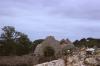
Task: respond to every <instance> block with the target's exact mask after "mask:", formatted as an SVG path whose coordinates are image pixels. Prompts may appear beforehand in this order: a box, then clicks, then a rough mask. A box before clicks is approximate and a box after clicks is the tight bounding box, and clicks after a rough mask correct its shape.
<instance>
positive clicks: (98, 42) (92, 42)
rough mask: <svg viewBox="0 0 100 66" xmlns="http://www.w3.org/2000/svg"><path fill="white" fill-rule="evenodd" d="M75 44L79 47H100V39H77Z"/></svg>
mask: <svg viewBox="0 0 100 66" xmlns="http://www.w3.org/2000/svg"><path fill="white" fill-rule="evenodd" d="M73 43H74V45H75V46H77V47H83V46H85V47H94V46H96V47H100V39H94V38H87V39H85V38H83V39H81V40H76V41H74V42H73Z"/></svg>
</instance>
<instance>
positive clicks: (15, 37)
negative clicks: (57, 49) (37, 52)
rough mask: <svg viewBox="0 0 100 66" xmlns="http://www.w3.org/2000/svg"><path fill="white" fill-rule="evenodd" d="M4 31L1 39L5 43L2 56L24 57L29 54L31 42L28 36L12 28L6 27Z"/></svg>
mask: <svg viewBox="0 0 100 66" xmlns="http://www.w3.org/2000/svg"><path fill="white" fill-rule="evenodd" d="M2 30H3V33H2V34H1V39H2V40H3V41H4V43H3V44H2V50H1V51H2V53H1V52H0V55H1V54H2V55H23V54H27V53H29V51H30V50H29V47H30V45H31V41H30V40H29V38H28V37H27V35H25V34H24V33H21V32H18V31H16V30H15V28H14V27H12V26H4V27H3V28H2ZM0 49H1V48H0Z"/></svg>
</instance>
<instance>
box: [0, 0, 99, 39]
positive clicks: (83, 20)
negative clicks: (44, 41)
mask: <svg viewBox="0 0 100 66" xmlns="http://www.w3.org/2000/svg"><path fill="white" fill-rule="evenodd" d="M6 25H7V26H14V27H15V28H16V30H17V31H20V32H24V33H25V34H27V35H28V36H29V38H30V39H32V40H34V39H39V38H44V37H46V36H48V35H53V36H55V37H56V38H57V39H62V38H69V39H70V40H76V39H80V38H83V37H86V38H87V37H94V38H100V0H0V29H1V28H2V27H3V26H6ZM0 32H1V30H0Z"/></svg>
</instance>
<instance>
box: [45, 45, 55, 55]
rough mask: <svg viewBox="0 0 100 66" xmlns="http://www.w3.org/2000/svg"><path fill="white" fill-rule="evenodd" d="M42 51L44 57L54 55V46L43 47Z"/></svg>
mask: <svg viewBox="0 0 100 66" xmlns="http://www.w3.org/2000/svg"><path fill="white" fill-rule="evenodd" d="M43 53H44V56H45V57H52V56H55V50H54V48H52V47H50V46H47V47H45V48H44V50H43Z"/></svg>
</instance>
